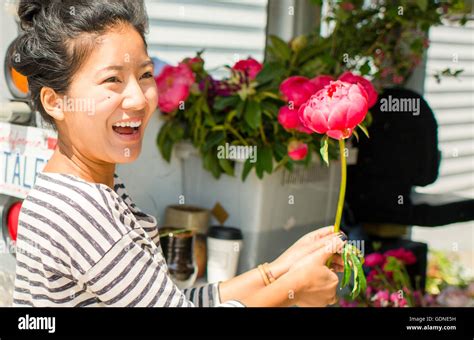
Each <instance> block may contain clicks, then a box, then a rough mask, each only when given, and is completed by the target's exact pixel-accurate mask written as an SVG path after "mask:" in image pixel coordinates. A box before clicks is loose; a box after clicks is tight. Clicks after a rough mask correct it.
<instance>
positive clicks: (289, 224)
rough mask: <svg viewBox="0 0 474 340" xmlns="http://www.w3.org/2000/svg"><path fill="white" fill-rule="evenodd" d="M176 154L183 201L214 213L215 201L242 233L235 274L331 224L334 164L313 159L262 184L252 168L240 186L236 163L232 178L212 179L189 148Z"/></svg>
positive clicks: (335, 195) (334, 199)
mask: <svg viewBox="0 0 474 340" xmlns="http://www.w3.org/2000/svg"><path fill="white" fill-rule="evenodd" d="M176 151H177V153H176V154H177V155H178V157H179V158H181V160H182V175H183V180H182V181H183V189H184V197H185V203H186V204H193V205H199V206H202V207H206V208H209V209H212V207H213V206H214V205H215V204H216V202H219V203H220V204H221V205H222V206H223V207H224V208H225V209H226V211H227V212H228V213H229V219H228V220H227V221H226V222H225V225H228V226H234V227H237V228H240V229H241V230H242V232H243V234H244V245H243V249H242V251H241V257H240V263H239V273H240V272H243V271H246V270H248V269H251V268H254V267H255V266H257V265H258V264H260V263H262V262H266V261H271V260H273V259H274V258H275V257H277V256H278V255H279V254H281V252H282V251H284V250H285V249H286V248H288V247H289V246H290V245H291V244H292V243H293V242H294V241H296V240H297V239H298V238H299V237H300V236H302V235H303V234H305V233H306V232H309V231H311V230H314V229H317V228H319V227H322V226H326V225H330V224H332V223H334V217H335V214H336V205H337V199H338V194H339V183H340V164H339V162H338V161H333V162H331V165H330V167H326V166H324V165H321V164H320V163H319V157H316V155H315V157H313V159H316V161H315V162H314V163H313V164H311V165H310V166H309V167H308V168H305V167H304V166H297V167H295V169H294V171H293V172H289V171H287V170H286V169H279V170H278V171H276V172H274V173H272V174H271V175H268V174H265V176H264V178H263V179H262V180H260V179H259V178H258V177H257V176H256V174H255V172H254V170H252V172H251V173H250V174H249V176H248V177H247V179H246V181H245V182H242V180H241V173H242V169H243V163H241V162H237V163H236V168H235V174H236V176H235V177H231V176H228V175H222V176H221V178H220V179H218V180H216V179H215V178H214V177H213V176H212V174H211V173H210V172H208V171H206V170H205V169H204V168H203V165H202V160H201V158H200V157H199V155H198V154H197V152H196V151H195V150H194V148H193V147H192V146H191V145H190V144H189V145H188V144H179V145H178V146H177V148H176ZM354 154H355V153H354ZM214 222H216V221H214Z"/></svg>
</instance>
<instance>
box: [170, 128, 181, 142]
mask: <svg viewBox="0 0 474 340" xmlns="http://www.w3.org/2000/svg"><path fill="white" fill-rule="evenodd" d="M168 136H169V137H170V138H171V140H172V141H173V142H178V141H180V140H181V139H182V138H183V136H184V128H183V127H182V126H180V125H178V124H173V126H172V128H170V129H169V131H168Z"/></svg>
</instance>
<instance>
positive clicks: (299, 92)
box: [280, 76, 318, 109]
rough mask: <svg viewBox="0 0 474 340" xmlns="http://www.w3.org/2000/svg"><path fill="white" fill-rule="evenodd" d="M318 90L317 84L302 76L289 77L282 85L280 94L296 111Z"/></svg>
mask: <svg viewBox="0 0 474 340" xmlns="http://www.w3.org/2000/svg"><path fill="white" fill-rule="evenodd" d="M317 90H318V88H317V85H316V84H314V83H313V82H312V81H311V80H309V79H308V78H306V77H301V76H292V77H289V78H287V79H285V80H284V81H283V82H282V83H281V84H280V92H281V93H282V94H283V96H284V97H285V99H286V100H287V101H288V102H290V103H291V104H293V107H294V108H295V109H298V108H299V107H300V106H301V105H302V104H304V103H305V102H306V101H307V100H308V99H309V98H310V97H311V96H312V95H313V94H314V93H315V92H316V91H317Z"/></svg>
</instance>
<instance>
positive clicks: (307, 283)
mask: <svg viewBox="0 0 474 340" xmlns="http://www.w3.org/2000/svg"><path fill="white" fill-rule="evenodd" d="M18 15H19V17H20V20H21V27H22V30H23V31H22V33H21V35H20V36H19V37H18V38H17V39H16V41H15V42H14V43H13V44H12V45H11V48H10V49H9V52H8V59H9V60H8V62H9V63H10V65H11V66H12V67H14V68H15V69H16V70H18V71H19V72H20V73H21V74H23V75H25V76H26V77H27V78H28V84H29V90H30V92H31V98H32V104H33V107H34V108H36V109H37V110H38V111H39V112H40V113H41V114H42V115H43V117H44V119H45V120H47V121H48V122H50V123H51V124H53V125H54V127H55V128H56V129H57V131H58V144H57V146H56V148H55V150H54V153H53V156H52V157H51V159H50V160H49V162H48V163H47V165H46V167H45V168H44V171H43V172H42V173H40V174H39V175H38V177H37V181H36V183H35V185H34V187H33V188H32V190H31V191H30V192H29V194H28V196H27V198H26V199H25V200H24V202H23V205H22V208H21V213H20V217H19V224H18V236H17V268H16V279H15V291H14V305H16V306H25V305H26V306H71V307H72V306H150V307H151V306H176V307H182V306H186V307H188V306H189V307H192V306H231V307H234V306H238V307H240V306H245V305H248V306H287V305H293V304H300V305H312V306H325V305H327V304H328V303H333V302H334V301H335V290H336V286H337V282H338V279H337V276H336V274H335V273H334V272H333V271H334V270H341V268H340V265H341V263H342V262H341V259H340V256H338V255H335V254H334V253H336V252H338V251H340V249H341V247H342V245H343V241H341V239H340V238H339V237H338V236H340V235H336V234H334V233H333V228H332V227H328V228H323V229H320V230H318V231H315V232H313V233H310V234H308V235H306V236H304V237H303V238H302V239H301V240H299V241H298V242H297V243H295V245H293V246H292V247H291V248H290V249H289V250H287V251H286V252H285V253H284V254H282V255H281V256H280V257H279V258H278V259H277V260H275V261H274V262H272V263H270V264H269V265H264V266H261V268H264V270H263V271H262V270H259V269H254V270H251V271H249V272H247V273H244V274H242V275H240V276H238V277H236V278H233V279H231V280H229V281H226V282H222V283H211V284H208V285H205V286H202V287H200V288H193V289H190V290H183V291H181V290H179V289H178V288H177V286H176V285H175V284H174V283H173V281H172V280H171V278H170V276H169V273H168V268H167V264H166V262H165V260H164V257H163V253H162V249H161V246H160V243H159V233H158V227H157V221H156V219H155V218H154V217H153V216H150V215H147V214H145V213H143V212H142V211H141V210H140V209H138V207H137V206H136V205H135V204H134V203H133V201H132V199H131V197H130V196H129V195H128V193H127V192H126V190H125V186H124V184H123V183H122V182H121V181H120V179H119V178H117V176H115V166H116V164H117V163H128V162H131V161H133V160H134V159H136V158H137V157H138V155H139V154H140V151H141V143H142V139H143V135H144V130H145V128H146V126H147V123H148V121H149V119H150V117H151V115H152V113H153V112H154V110H155V108H156V105H157V102H158V95H157V88H156V84H155V81H154V79H153V63H152V62H151V59H150V57H149V56H148V54H147V45H146V42H145V39H144V33H145V29H146V27H147V17H146V13H145V10H144V6H143V3H142V2H141V1H136V0H110V1H103V0H96V1H94V0H90V1H83V0H67V1H34V0H22V1H20V4H19V8H18ZM87 103H89V105H85V104H87ZM330 242H332V245H333V246H332V247H328V243H330ZM330 257H332V258H333V261H332V263H333V268H332V269H333V271H331V270H330V269H329V268H327V267H326V266H325V263H326V261H327V260H328V259H329V258H330ZM267 275H268V276H269V277H273V278H275V279H276V280H275V281H272V284H271V285H270V284H268V282H269V281H268V277H267Z"/></svg>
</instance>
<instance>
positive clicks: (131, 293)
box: [13, 173, 243, 307]
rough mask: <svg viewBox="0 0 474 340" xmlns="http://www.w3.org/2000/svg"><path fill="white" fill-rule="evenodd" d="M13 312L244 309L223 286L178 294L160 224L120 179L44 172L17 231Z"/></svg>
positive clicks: (31, 194) (24, 207)
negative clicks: (225, 295) (225, 296)
mask: <svg viewBox="0 0 474 340" xmlns="http://www.w3.org/2000/svg"><path fill="white" fill-rule="evenodd" d="M16 259H17V265H16V278H15V290H14V294H13V305H14V306H62V307H63V306H71V307H73V306H74V307H79V306H128V307H132V306H143V307H162V306H163V307H194V306H198V307H214V306H225V307H243V305H242V304H241V303H240V302H238V301H235V300H232V301H227V302H226V303H221V301H220V297H219V289H218V284H217V283H214V284H208V285H205V286H202V287H199V288H192V289H187V290H183V291H181V290H179V289H178V288H177V287H176V285H175V284H174V283H173V281H172V280H171V278H170V276H169V274H168V268H167V265H166V262H165V259H164V257H163V253H162V250H161V246H160V243H159V234H158V227H157V221H156V219H155V218H154V217H153V216H150V215H147V214H145V213H143V212H142V211H140V209H138V208H137V207H136V205H135V204H134V203H133V202H132V200H131V198H130V196H129V195H128V194H127V192H126V190H125V186H124V185H123V183H122V182H121V181H120V180H119V178H118V177H117V176H115V184H114V189H113V190H112V189H111V188H109V187H108V186H106V185H104V184H97V183H89V182H86V181H84V180H82V179H80V178H78V177H75V176H72V175H65V174H58V173H41V174H39V175H38V177H37V181H36V183H35V186H34V187H33V189H32V190H31V191H30V192H29V194H28V197H27V198H26V199H25V200H24V202H23V205H22V208H21V212H20V218H19V225H18V236H17V254H16Z"/></svg>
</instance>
